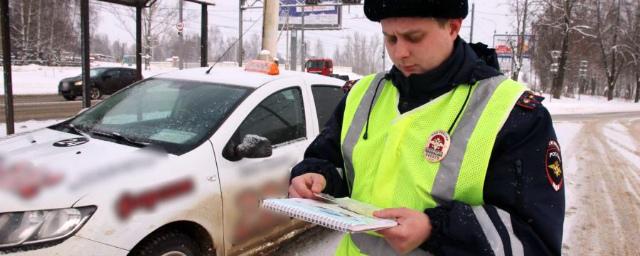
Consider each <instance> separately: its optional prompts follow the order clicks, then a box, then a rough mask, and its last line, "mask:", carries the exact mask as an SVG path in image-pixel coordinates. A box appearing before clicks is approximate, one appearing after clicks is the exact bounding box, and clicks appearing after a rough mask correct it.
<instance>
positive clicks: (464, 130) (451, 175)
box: [431, 76, 507, 202]
mask: <svg viewBox="0 0 640 256" xmlns="http://www.w3.org/2000/svg"><path fill="white" fill-rule="evenodd" d="M505 79H507V78H506V77H504V76H496V77H492V78H489V79H485V80H482V81H480V83H479V84H478V88H476V90H475V92H474V93H473V95H471V99H470V100H469V106H468V107H467V110H466V111H465V113H464V115H462V119H460V122H459V123H458V126H457V127H456V129H455V133H453V134H452V136H451V147H450V148H449V153H448V154H447V157H445V158H444V159H442V161H440V168H439V169H438V173H437V174H436V180H435V182H434V183H433V189H432V190H431V195H432V196H433V197H434V199H436V201H439V202H447V201H451V200H452V199H453V195H454V193H455V187H456V184H457V183H458V174H459V173H460V168H461V167H462V160H463V158H464V153H465V152H466V149H467V142H468V141H469V140H468V138H469V137H471V133H472V132H473V130H474V129H475V128H476V125H477V124H478V120H479V119H480V115H481V114H482V111H484V109H485V107H486V106H487V103H488V102H489V99H490V98H491V95H493V93H494V92H495V91H496V89H497V88H498V86H499V85H500V84H501V83H502V82H503V81H504V80H505Z"/></svg>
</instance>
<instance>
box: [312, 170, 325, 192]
mask: <svg viewBox="0 0 640 256" xmlns="http://www.w3.org/2000/svg"><path fill="white" fill-rule="evenodd" d="M311 180H312V181H311V192H313V193H320V192H322V190H324V187H325V186H326V181H325V179H324V176H322V175H320V174H315V175H312V176H311Z"/></svg>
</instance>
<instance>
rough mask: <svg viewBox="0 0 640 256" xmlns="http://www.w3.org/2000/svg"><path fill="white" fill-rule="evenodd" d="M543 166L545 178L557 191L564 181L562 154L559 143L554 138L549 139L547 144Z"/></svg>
mask: <svg viewBox="0 0 640 256" xmlns="http://www.w3.org/2000/svg"><path fill="white" fill-rule="evenodd" d="M544 166H545V169H546V173H547V179H548V180H549V183H551V187H553V189H554V190H555V191H559V190H560V189H561V188H562V184H563V183H564V174H563V171H562V156H561V154H560V145H558V142H556V141H555V140H550V141H549V144H548V145H547V151H546V154H545V160H544Z"/></svg>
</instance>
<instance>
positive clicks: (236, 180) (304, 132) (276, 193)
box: [213, 79, 315, 253]
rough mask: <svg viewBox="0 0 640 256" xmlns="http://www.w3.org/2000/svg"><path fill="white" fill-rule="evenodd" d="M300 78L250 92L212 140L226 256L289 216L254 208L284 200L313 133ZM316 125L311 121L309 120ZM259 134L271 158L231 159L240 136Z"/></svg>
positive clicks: (239, 141) (237, 250) (307, 96)
mask: <svg viewBox="0 0 640 256" xmlns="http://www.w3.org/2000/svg"><path fill="white" fill-rule="evenodd" d="M301 85H303V83H302V82H301V81H300V80H296V79H288V80H282V81H277V82H272V83H271V84H267V85H264V86H262V87H261V88H259V89H258V90H257V91H255V92H253V93H252V94H251V95H250V96H249V97H248V98H247V99H246V100H245V101H244V102H243V104H241V106H239V107H238V109H236V111H235V112H234V113H233V115H232V117H230V118H229V119H227V122H225V124H224V125H223V127H221V129H220V130H219V133H220V136H217V137H216V139H213V140H214V141H213V143H214V147H215V148H216V161H217V164H218V173H219V175H220V181H221V182H220V184H221V190H222V197H223V201H224V202H225V204H224V209H223V211H224V223H225V225H224V235H225V248H226V252H227V253H233V252H239V251H242V250H244V248H246V247H248V246H250V244H251V243H252V241H255V239H256V238H259V237H262V236H263V235H265V234H267V233H269V232H270V231H273V227H274V226H277V225H279V224H287V223H289V221H288V218H284V217H281V216H276V215H273V214H270V213H267V212H264V211H261V210H259V201H260V200H261V199H262V198H264V197H286V195H287V188H288V178H289V174H290V170H291V168H292V167H293V166H294V165H295V164H297V163H298V162H299V161H300V160H301V159H302V157H303V152H304V150H305V148H306V147H307V146H308V144H309V135H310V134H311V133H313V130H315V129H312V127H311V124H312V123H310V122H309V119H308V118H307V117H309V116H311V115H312V114H313V113H312V112H310V111H309V110H308V109H307V108H305V107H304V106H305V100H304V99H305V98H308V99H309V98H310V97H311V96H310V95H306V94H307V93H308V92H307V91H306V90H303V89H302V87H301ZM314 122H315V121H314ZM247 135H250V136H260V137H264V138H266V139H268V140H269V141H270V142H271V143H272V147H271V149H272V154H271V155H270V156H268V157H262V158H242V159H237V158H236V159H234V157H232V156H231V157H230V153H229V150H230V148H233V147H234V146H233V145H234V144H235V145H239V144H241V143H242V140H243V139H244V138H245V136H247Z"/></svg>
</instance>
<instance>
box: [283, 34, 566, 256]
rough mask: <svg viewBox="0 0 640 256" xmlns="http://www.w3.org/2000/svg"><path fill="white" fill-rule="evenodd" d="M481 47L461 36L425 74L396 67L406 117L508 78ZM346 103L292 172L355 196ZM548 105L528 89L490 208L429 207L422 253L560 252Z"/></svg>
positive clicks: (506, 136)
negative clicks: (468, 87)
mask: <svg viewBox="0 0 640 256" xmlns="http://www.w3.org/2000/svg"><path fill="white" fill-rule="evenodd" d="M477 46H478V45H470V44H467V43H466V42H464V41H463V40H462V39H460V38H458V39H457V40H456V42H455V48H454V51H453V53H452V55H451V57H450V58H449V59H448V60H447V61H445V63H443V64H442V65H441V66H439V67H438V68H436V69H435V70H433V71H430V72H427V73H425V74H420V75H411V76H410V77H408V78H407V77H404V75H403V74H402V73H400V72H399V71H398V70H397V69H396V68H395V67H394V68H392V69H391V71H390V72H389V73H388V74H387V76H386V77H387V79H390V80H391V81H392V82H393V84H394V85H395V86H396V87H397V88H398V91H399V92H400V101H399V104H398V109H399V110H400V112H401V113H404V112H407V111H409V110H411V109H413V108H416V107H418V106H420V105H422V104H425V103H427V102H429V101H430V100H432V99H434V98H436V97H438V96H440V95H442V94H444V93H446V92H448V91H449V90H451V89H453V88H454V87H455V85H458V84H463V83H467V84H474V83H475V82H476V81H478V80H482V79H485V78H489V77H493V76H497V75H500V74H499V72H498V71H497V70H496V69H495V68H494V67H495V65H494V67H492V66H490V65H487V64H486V63H485V61H483V60H488V59H495V58H491V57H492V56H490V55H489V56H484V54H483V52H487V51H486V47H484V48H482V47H480V48H478V47H477ZM472 47H473V48H472ZM483 49H484V50H483ZM489 52H490V51H489ZM494 54H495V53H494ZM478 55H480V57H479V56H478ZM494 56H495V55H494ZM356 86H357V85H356ZM345 99H346V96H345V98H343V99H342V101H341V102H340V103H339V104H338V107H337V108H336V110H335V112H334V115H333V117H332V118H331V119H330V120H329V121H328V122H327V124H326V125H325V127H324V129H323V130H322V132H321V133H320V135H319V136H318V137H317V138H316V139H315V140H314V141H313V143H312V144H311V145H310V146H309V147H308V148H307V150H306V152H305V158H304V160H303V161H302V162H300V163H299V164H298V165H296V166H295V167H294V168H293V170H292V173H291V178H294V177H296V176H299V175H302V174H304V173H309V172H313V173H319V174H322V175H323V176H324V177H325V178H326V180H327V186H326V188H325V190H324V191H323V192H325V193H329V194H331V195H333V196H338V197H341V196H348V192H347V191H348V189H347V185H346V181H345V180H343V179H342V178H341V175H340V174H339V172H341V170H342V169H337V168H342V167H343V159H342V154H341V149H340V132H341V127H342V116H343V112H344V108H345ZM540 101H542V98H541V97H538V96H534V95H533V94H532V93H530V92H525V93H524V94H523V95H522V97H521V98H520V100H519V101H518V103H517V104H516V105H515V106H514V107H513V110H512V111H511V113H510V115H509V118H508V119H507V121H506V123H505V124H504V126H503V127H502V129H501V130H500V132H499V134H498V136H497V139H496V142H495V145H494V147H493V152H492V155H491V159H490V162H489V167H488V170H487V174H486V178H485V182H484V194H483V196H484V205H481V206H471V205H468V204H465V203H463V202H459V201H451V202H446V203H443V204H440V205H438V206H437V207H435V208H431V209H425V211H424V212H425V213H426V214H427V215H428V216H429V218H430V220H431V224H432V227H433V229H432V233H431V236H430V237H429V238H428V239H427V241H426V242H425V243H424V244H422V245H421V246H420V247H421V248H423V249H425V250H428V251H430V252H432V253H434V254H436V255H522V254H524V255H559V254H560V252H561V243H562V225H563V221H564V186H563V182H564V181H563V176H562V165H561V164H562V162H561V161H562V160H561V157H560V149H559V146H558V145H557V143H556V135H555V132H554V129H553V126H552V122H551V116H550V114H549V112H548V111H547V110H546V109H545V108H544V106H542V105H541V104H540ZM336 167H337V168H336Z"/></svg>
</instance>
